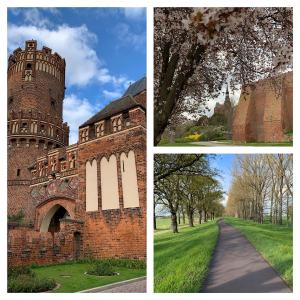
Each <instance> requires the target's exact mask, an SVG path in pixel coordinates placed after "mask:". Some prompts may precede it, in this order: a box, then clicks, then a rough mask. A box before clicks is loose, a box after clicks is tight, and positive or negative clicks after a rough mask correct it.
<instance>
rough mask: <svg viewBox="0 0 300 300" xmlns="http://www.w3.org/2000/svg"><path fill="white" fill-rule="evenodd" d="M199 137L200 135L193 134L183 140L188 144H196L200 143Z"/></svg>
mask: <svg viewBox="0 0 300 300" xmlns="http://www.w3.org/2000/svg"><path fill="white" fill-rule="evenodd" d="M200 137H201V136H200V134H198V133H195V134H190V135H188V136H186V137H185V138H184V139H185V140H186V141H189V142H197V141H200Z"/></svg>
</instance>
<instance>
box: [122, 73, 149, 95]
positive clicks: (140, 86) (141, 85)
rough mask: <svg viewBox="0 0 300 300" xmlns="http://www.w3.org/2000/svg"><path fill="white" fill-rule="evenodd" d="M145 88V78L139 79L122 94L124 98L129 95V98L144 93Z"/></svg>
mask: <svg viewBox="0 0 300 300" xmlns="http://www.w3.org/2000/svg"><path fill="white" fill-rule="evenodd" d="M146 88H147V81H146V77H143V78H141V79H140V80H138V81H136V82H134V83H133V84H131V85H130V86H129V87H128V89H127V90H126V92H125V93H124V95H123V97H124V96H127V95H131V96H133V97H134V96H136V95H137V94H139V93H141V92H142V91H145V90H146Z"/></svg>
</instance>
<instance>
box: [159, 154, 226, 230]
mask: <svg viewBox="0 0 300 300" xmlns="http://www.w3.org/2000/svg"><path fill="white" fill-rule="evenodd" d="M196 158H197V159H196ZM154 161H155V163H154V172H155V175H154V177H155V178H156V180H155V183H154V197H155V204H156V206H155V207H154V214H155V209H156V207H157V206H163V207H165V208H166V209H167V210H168V212H169V213H170V215H171V229H172V231H173V232H174V233H177V232H178V223H179V222H180V219H182V221H183V222H184V223H185V218H186V217H187V218H188V222H189V226H191V227H193V226H194V220H195V214H198V216H199V223H201V222H202V221H204V222H206V221H207V220H208V217H210V218H211V219H214V218H215V216H219V215H222V213H223V206H222V204H221V202H220V201H221V199H222V197H223V191H222V189H221V186H220V183H219V182H218V181H217V180H216V178H215V177H216V175H217V172H216V170H214V169H213V168H211V166H210V163H209V157H208V156H207V155H205V154H202V155H196V156H195V155H189V154H157V155H155V160H154ZM192 161H194V162H193V163H192V164H191V162H192ZM188 162H189V163H188ZM162 164H164V166H165V167H166V165H169V166H172V168H171V169H169V171H167V170H168V169H167V168H165V167H163V165H162ZM176 166H177V167H176ZM171 170H174V172H171V173H170V171H171ZM159 174H160V175H159ZM162 174H164V176H162ZM167 174H168V175H167ZM166 175H167V176H166ZM154 219H155V217H154ZM155 221H156V220H154V223H156V222H155Z"/></svg>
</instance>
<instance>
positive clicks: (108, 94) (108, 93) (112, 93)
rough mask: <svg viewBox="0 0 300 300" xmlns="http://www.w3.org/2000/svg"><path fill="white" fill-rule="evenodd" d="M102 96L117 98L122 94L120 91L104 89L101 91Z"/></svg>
mask: <svg viewBox="0 0 300 300" xmlns="http://www.w3.org/2000/svg"><path fill="white" fill-rule="evenodd" d="M103 96H104V97H105V99H117V98H120V97H121V96H122V93H121V91H119V90H118V91H107V90H104V91H103Z"/></svg>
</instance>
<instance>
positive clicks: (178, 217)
mask: <svg viewBox="0 0 300 300" xmlns="http://www.w3.org/2000/svg"><path fill="white" fill-rule="evenodd" d="M178 224H179V225H180V211H179V212H178Z"/></svg>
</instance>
